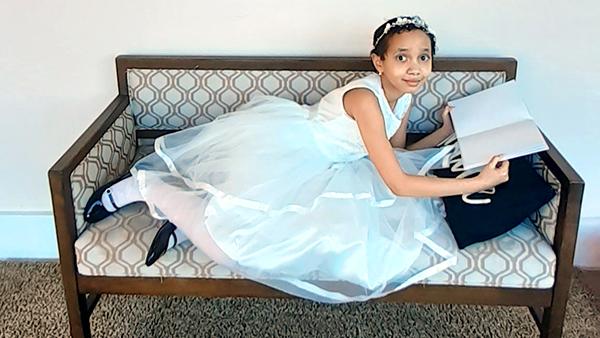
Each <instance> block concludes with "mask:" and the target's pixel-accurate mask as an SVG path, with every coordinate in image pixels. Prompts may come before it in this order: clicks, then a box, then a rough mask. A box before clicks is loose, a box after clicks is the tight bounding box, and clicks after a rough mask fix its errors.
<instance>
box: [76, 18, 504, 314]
mask: <svg viewBox="0 0 600 338" xmlns="http://www.w3.org/2000/svg"><path fill="white" fill-rule="evenodd" d="M435 47H436V41H435V36H434V34H433V33H432V32H431V31H430V30H429V28H428V26H427V24H426V23H425V22H423V20H421V19H420V18H419V17H417V16H415V17H404V16H403V17H397V18H393V19H391V20H388V21H387V22H386V23H384V24H383V25H382V26H380V27H379V28H377V30H376V31H375V33H374V36H373V50H372V52H371V59H372V61H373V65H374V66H375V69H376V70H377V73H374V74H372V75H369V76H366V77H364V78H362V79H358V80H355V81H352V82H350V83H348V84H347V85H345V86H343V87H341V88H338V89H335V90H333V91H332V92H330V93H329V94H327V95H326V96H324V97H323V98H322V99H321V100H320V101H319V102H318V103H317V104H315V105H312V106H302V105H299V104H297V103H295V102H292V101H289V100H285V99H281V98H277V97H272V96H263V97H258V98H255V99H252V100H250V102H248V103H246V104H244V105H243V106H242V107H240V109H239V110H238V111H236V112H232V113H228V114H224V115H222V116H220V117H218V118H217V119H215V120H214V121H213V122H211V123H208V124H204V125H200V126H197V127H193V128H189V129H186V130H182V131H179V132H177V133H173V134H169V135H166V136H163V137H161V138H158V139H157V140H156V144H155V150H156V152H155V153H153V154H151V155H149V156H147V157H145V158H143V159H141V160H140V161H138V162H137V163H136V164H135V165H134V166H133V168H132V169H131V174H132V175H131V176H130V177H127V178H122V179H120V180H119V181H118V182H116V183H110V184H108V185H107V186H105V187H102V188H100V189H98V191H97V192H96V193H94V195H93V196H92V197H91V198H90V201H89V202H88V205H87V206H86V208H85V218H86V220H87V221H89V222H95V221H98V220H100V219H102V218H104V217H106V216H108V215H109V214H111V213H112V212H114V211H115V210H117V209H118V208H119V207H121V206H124V205H127V204H129V203H133V202H136V201H144V202H145V203H146V204H147V205H148V207H149V209H150V212H151V213H152V215H153V216H154V217H157V218H159V219H168V220H169V221H170V222H167V223H165V225H164V226H163V227H162V228H161V229H160V230H159V232H158V233H157V235H156V237H155V239H154V241H153V243H152V246H151V248H150V253H149V255H148V259H147V264H151V263H153V262H154V261H155V260H156V259H158V257H159V256H160V255H161V254H162V253H163V252H164V251H165V250H166V248H167V247H171V246H173V245H174V244H175V243H176V240H175V239H176V238H179V239H180V240H181V238H182V236H185V237H187V238H189V239H190V240H191V241H192V242H193V243H194V244H195V245H196V246H198V247H199V248H200V249H201V250H203V251H204V252H205V253H206V254H207V255H208V256H209V257H211V259H213V260H215V261H216V262H217V263H219V264H222V265H225V266H227V267H229V268H230V269H232V270H234V271H236V272H238V273H241V274H243V275H245V276H246V277H248V278H252V279H254V280H256V281H259V282H261V283H264V284H267V285H270V286H272V287H275V288H278V289H280V290H283V291H286V292H288V293H291V294H294V295H297V296H300V297H305V298H310V299H313V300H317V301H324V302H347V301H355V300H366V299H369V298H373V297H380V296H383V295H386V294H388V293H390V292H393V291H396V290H399V289H401V288H404V287H406V286H408V285H411V284H413V283H415V282H418V281H420V280H422V279H425V278H427V277H429V276H431V275H433V274H435V273H437V272H439V271H442V270H444V269H445V268H447V267H448V266H450V265H452V264H454V262H455V260H456V251H457V249H456V244H455V242H454V239H453V237H452V234H451V232H450V230H449V229H448V226H447V224H446V223H445V221H444V213H443V204H442V203H441V201H440V199H439V198H438V197H441V196H449V195H457V194H464V193H472V192H477V191H481V190H484V189H486V188H490V187H493V186H495V185H497V184H500V183H502V182H505V181H507V180H508V162H499V158H498V157H495V158H493V159H491V161H490V162H489V164H488V165H487V166H486V167H484V168H483V170H482V171H481V172H480V174H479V175H478V176H477V177H474V178H465V179H444V178H437V177H431V176H425V175H424V174H425V173H426V172H427V170H428V169H430V168H432V167H433V166H434V165H435V164H436V162H438V161H439V157H441V156H440V152H439V149H437V148H431V147H433V146H435V145H436V144H438V143H439V142H440V141H442V140H443V139H445V138H446V137H447V136H449V135H450V134H451V133H452V132H453V128H452V124H451V122H450V119H449V108H448V107H446V108H445V109H443V112H442V120H443V126H442V127H441V128H440V129H438V130H437V131H435V132H433V133H432V134H430V135H429V136H427V137H425V138H423V139H422V140H420V141H419V142H416V143H414V144H412V145H409V146H406V127H407V124H408V112H409V111H410V106H411V101H412V94H413V93H415V92H416V91H417V90H418V89H419V88H420V87H421V86H422V85H423V83H425V81H426V80H427V77H428V76H429V74H430V73H431V67H432V57H433V55H434V52H435Z"/></svg>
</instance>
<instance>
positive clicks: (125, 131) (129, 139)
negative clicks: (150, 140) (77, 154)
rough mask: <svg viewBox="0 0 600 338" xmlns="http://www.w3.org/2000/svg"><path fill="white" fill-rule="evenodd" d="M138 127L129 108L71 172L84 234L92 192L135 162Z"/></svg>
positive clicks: (78, 223) (78, 221)
mask: <svg viewBox="0 0 600 338" xmlns="http://www.w3.org/2000/svg"><path fill="white" fill-rule="evenodd" d="M134 127H135V126H134V121H133V115H132V114H131V111H130V110H129V108H127V109H125V111H124V112H123V113H122V114H121V115H119V117H117V119H116V120H115V122H113V124H112V125H111V126H110V127H109V128H108V130H107V131H106V132H105V133H104V135H102V137H101V138H100V141H98V143H96V145H95V146H94V147H92V150H90V152H89V153H88V154H87V156H86V157H85V158H84V159H83V161H81V163H79V165H78V166H77V167H76V168H75V170H73V172H72V173H71V193H72V196H73V202H74V206H73V207H74V210H75V224H76V227H77V234H81V232H82V231H83V230H84V229H85V226H86V225H87V224H86V223H85V222H84V220H83V208H84V207H85V204H86V202H87V200H88V199H89V198H90V196H91V195H92V194H93V193H94V191H96V189H98V187H101V186H102V185H104V184H105V183H107V182H110V181H112V180H113V179H115V178H117V177H119V176H121V175H122V174H123V173H124V172H125V171H126V170H128V168H129V167H130V166H131V164H132V161H133V158H134V157H135V151H136V148H137V146H136V138H135V133H134Z"/></svg>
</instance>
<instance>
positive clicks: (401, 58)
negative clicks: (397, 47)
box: [397, 55, 406, 61]
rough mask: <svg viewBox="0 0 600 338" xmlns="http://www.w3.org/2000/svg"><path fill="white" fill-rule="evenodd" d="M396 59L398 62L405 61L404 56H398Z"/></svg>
mask: <svg viewBox="0 0 600 338" xmlns="http://www.w3.org/2000/svg"><path fill="white" fill-rule="evenodd" d="M397 58H398V60H399V61H406V56H404V55H398V56H397Z"/></svg>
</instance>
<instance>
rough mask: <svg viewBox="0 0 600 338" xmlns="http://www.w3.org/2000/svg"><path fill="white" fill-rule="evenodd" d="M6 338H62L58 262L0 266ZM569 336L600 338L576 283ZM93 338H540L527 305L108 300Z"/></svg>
mask: <svg viewBox="0 0 600 338" xmlns="http://www.w3.org/2000/svg"><path fill="white" fill-rule="evenodd" d="M0 279H1V281H0V337H19V338H20V337H64V336H68V322H67V314H66V307H65V302H64V295H63V289H62V284H61V279H60V271H59V267H58V264H57V263H55V262H42V263H31V262H0ZM564 332H565V334H564V337H600V308H599V307H598V300H597V299H595V298H594V296H593V295H592V294H591V293H590V292H589V291H587V290H586V289H585V288H584V287H583V285H582V283H581V282H579V281H578V280H577V279H574V282H573V284H572V288H571V295H570V299H569V303H568V313H567V318H566V322H565V330H564ZM92 334H93V335H94V337H190V336H200V337H314V336H316V337H392V336H393V337H534V336H536V335H537V329H536V327H535V324H534V322H533V319H532V318H531V316H530V314H529V311H528V310H527V309H526V308H523V307H499V306H471V305H417V304H390V303H358V304H357V303H353V304H344V305H323V304H316V303H313V302H309V301H305V300H300V299H202V298H196V297H154V296H153V297H150V296H112V295H105V296H102V297H101V299H100V302H99V303H98V305H97V307H96V309H95V311H94V313H93V315H92Z"/></svg>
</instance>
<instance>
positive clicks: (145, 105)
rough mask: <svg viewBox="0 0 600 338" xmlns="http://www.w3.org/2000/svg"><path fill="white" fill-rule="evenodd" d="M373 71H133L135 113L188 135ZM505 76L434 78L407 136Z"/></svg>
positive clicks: (309, 97)
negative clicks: (264, 103)
mask: <svg viewBox="0 0 600 338" xmlns="http://www.w3.org/2000/svg"><path fill="white" fill-rule="evenodd" d="M370 73H371V72H369V71H314V70H313V71H290V70H184V69H129V70H128V71H127V84H128V93H129V99H130V106H131V111H132V113H133V114H134V116H135V122H136V126H137V127H138V128H140V129H183V128H186V127H191V126H196V125H199V124H202V123H206V122H209V121H212V120H214V119H215V118H216V117H217V116H219V115H222V114H224V113H227V112H231V111H234V110H236V109H237V107H239V106H240V105H241V104H243V103H244V102H247V101H248V100H249V99H250V98H251V97H253V96H255V95H258V94H262V95H275V96H279V97H284V98H287V99H290V100H294V101H296V102H298V103H301V104H313V103H315V102H318V101H319V99H320V98H321V97H323V95H325V94H326V93H328V92H330V91H331V90H333V89H335V88H338V87H341V86H343V85H345V84H346V83H348V82H350V81H352V80H354V79H357V78H360V77H363V76H365V75H367V74H370ZM505 81H506V75H505V73H504V72H433V73H432V74H431V75H430V77H429V79H428V81H427V83H426V85H424V86H422V87H421V89H420V90H419V92H417V93H415V98H414V106H413V111H412V112H411V115H410V116H411V119H410V121H409V125H408V130H409V132H413V133H423V132H429V131H431V130H433V129H435V128H437V127H439V126H440V125H441V123H440V121H439V120H438V114H437V112H438V110H439V108H440V107H441V106H442V104H444V103H445V102H447V101H449V100H452V99H456V98H460V97H464V96H467V95H470V94H473V93H476V92H478V91H481V90H483V89H486V88H489V87H493V86H496V85H499V84H501V83H504V82H505Z"/></svg>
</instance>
